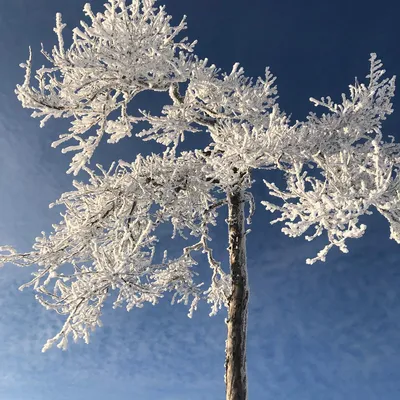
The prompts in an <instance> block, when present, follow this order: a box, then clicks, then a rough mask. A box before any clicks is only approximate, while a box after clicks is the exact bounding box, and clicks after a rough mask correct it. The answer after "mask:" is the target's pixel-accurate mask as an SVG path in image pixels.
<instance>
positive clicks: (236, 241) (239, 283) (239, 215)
mask: <svg viewBox="0 0 400 400" xmlns="http://www.w3.org/2000/svg"><path fill="white" fill-rule="evenodd" d="M228 200H229V217H228V229H229V259H230V269H231V277H232V293H231V295H230V297H229V303H228V318H227V322H226V324H227V328H228V335H227V340H226V361H225V370H226V371H225V384H226V400H247V371H246V335H247V304H248V299H249V288H248V283H247V261H246V234H245V221H244V202H245V200H244V192H243V191H242V190H240V189H238V190H236V191H234V192H233V193H231V194H229V195H228Z"/></svg>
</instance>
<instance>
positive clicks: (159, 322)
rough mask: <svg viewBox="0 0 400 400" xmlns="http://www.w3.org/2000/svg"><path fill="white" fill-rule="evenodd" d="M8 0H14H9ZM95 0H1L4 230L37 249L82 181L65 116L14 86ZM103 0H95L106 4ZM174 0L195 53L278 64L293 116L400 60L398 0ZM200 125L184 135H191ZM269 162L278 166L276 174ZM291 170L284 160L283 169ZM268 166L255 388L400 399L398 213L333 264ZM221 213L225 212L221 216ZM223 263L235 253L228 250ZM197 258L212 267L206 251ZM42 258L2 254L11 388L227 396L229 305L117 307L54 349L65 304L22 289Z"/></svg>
mask: <svg viewBox="0 0 400 400" xmlns="http://www.w3.org/2000/svg"><path fill="white" fill-rule="evenodd" d="M0 1H1V0H0ZM85 3H86V1H84V0H69V1H68V2H66V1H62V0H35V1H34V2H32V1H28V0H13V1H12V2H7V1H5V0H2V4H1V8H0V54H1V55H2V56H1V60H0V73H1V76H2V80H0V189H1V195H0V245H3V244H10V245H14V246H16V247H17V248H18V249H19V250H21V251H24V250H29V249H30V247H31V245H32V243H33V241H34V238H35V237H36V236H38V235H39V234H40V232H41V231H42V230H45V231H47V232H48V231H49V230H50V229H51V224H52V223H55V222H57V221H58V219H59V213H60V212H61V211H62V209H59V208H56V209H51V210H49V208H48V204H49V203H51V202H53V201H54V200H56V199H57V198H58V197H59V196H60V195H61V193H63V192H64V191H67V190H70V189H71V181H72V179H73V177H71V176H70V175H66V174H65V171H66V170H67V168H68V163H69V159H70V154H67V155H62V154H61V152H60V150H59V149H52V148H51V147H50V144H51V142H52V141H53V140H54V139H55V138H56V137H57V136H58V134H59V133H61V132H63V131H65V130H66V129H67V128H68V124H67V123H66V122H65V121H61V120H56V121H51V122H49V123H48V124H47V125H46V127H45V128H43V129H40V128H39V121H38V120H34V119H32V118H30V116H29V115H30V111H29V110H24V109H22V107H21V105H20V104H19V102H18V100H17V99H16V96H15V95H14V88H15V85H16V84H17V83H21V82H22V80H23V73H24V71H23V70H22V69H21V68H19V67H18V65H19V63H21V62H25V60H26V58H27V56H28V46H29V45H31V46H32V50H33V56H34V62H35V65H39V66H40V65H41V64H42V62H44V60H43V58H42V56H41V55H40V54H39V52H40V43H41V42H43V44H44V47H45V48H46V49H50V48H51V47H52V45H53V44H54V43H55V40H56V37H55V34H54V32H53V27H54V24H55V14H56V12H61V13H62V14H63V19H64V22H65V23H67V25H68V28H67V29H66V31H65V36H66V37H67V36H68V34H69V33H70V31H71V29H72V28H74V27H75V26H77V25H78V23H79V20H81V19H83V13H82V8H83V5H84V4H85ZM103 3H104V1H92V2H91V4H92V6H93V7H94V8H95V9H101V8H102V4H103ZM348 3H350V2H348V1H345V0H337V1H336V2H322V1H320V0H319V1H317V0H307V1H306V2H297V1H294V0H280V1H279V2H277V1H272V0H253V1H252V2H251V5H250V2H247V3H244V2H243V1H239V0H217V1H216V0H202V1H198V0H190V1H187V0H164V1H159V4H166V6H167V11H168V13H169V14H171V15H172V16H173V18H174V22H178V21H179V20H180V19H181V17H182V16H183V15H184V14H185V15H187V22H188V30H187V31H186V32H185V35H187V36H188V37H189V38H190V39H191V40H195V39H198V41H199V43H198V45H197V46H196V53H197V54H198V55H199V56H200V57H201V58H205V57H207V58H209V60H210V61H211V63H215V64H216V65H217V66H218V67H220V68H222V69H223V70H225V71H227V72H230V70H231V68H232V65H233V64H234V63H235V62H240V63H241V65H242V66H243V67H244V68H245V71H246V75H248V76H254V77H257V76H259V75H263V73H264V70H265V67H266V66H269V67H270V68H271V71H272V73H273V74H274V75H276V76H277V84H278V90H279V95H280V99H279V102H280V105H281V108H282V109H283V110H285V111H286V112H287V113H288V114H292V118H293V120H296V119H299V120H303V119H305V117H306V115H307V114H308V112H309V111H318V109H316V108H314V106H313V105H312V104H311V103H310V102H309V100H308V99H309V97H314V98H320V97H322V96H326V95H330V96H331V97H332V98H333V99H334V100H337V99H338V98H339V97H340V94H341V93H342V92H346V93H347V91H348V85H349V84H351V83H353V82H354V78H355V76H357V77H358V80H359V81H363V80H364V77H365V76H366V75H367V74H368V72H369V62H368V59H369V57H370V53H371V52H376V53H377V54H378V57H379V58H380V59H381V60H382V61H383V64H384V66H385V69H386V70H387V76H392V75H399V74H400V52H399V49H398V44H397V40H396V38H398V37H399V35H400V23H399V18H400V17H399V16H400V3H398V2H397V1H395V0H382V1H380V2H379V7H378V6H377V5H376V2H373V1H372V0H365V1H361V0H353V1H352V2H351V4H348ZM162 101H163V97H162V96H154V95H152V96H143V97H138V100H135V101H134V106H137V107H139V108H144V109H146V108H147V109H157V108H158V107H159V106H160V105H161V104H162ZM399 105H400V97H399V96H397V97H395V98H394V113H393V115H391V116H390V117H389V118H388V120H387V121H386V122H385V124H384V130H383V131H384V135H385V137H387V135H394V136H395V137H396V140H397V141H398V142H399V141H400V133H399V131H398V126H399V124H400V110H398V108H400V107H398V106H399ZM203 140H204V139H203V138H201V137H199V136H196V137H195V136H194V135H187V138H186V141H185V146H188V147H196V146H197V145H199V144H201V143H203ZM160 149H162V147H160V146H157V145H155V144H154V143H153V142H146V143H143V142H141V141H140V140H139V139H136V138H131V139H130V138H127V139H125V140H123V141H122V142H121V143H120V144H119V145H109V144H104V145H102V146H101V147H100V149H99V150H98V152H97V154H96V155H95V161H96V162H100V163H102V164H103V165H105V166H108V165H109V164H110V162H111V161H113V160H118V159H124V160H126V161H133V160H134V158H135V156H136V155H137V154H138V153H139V152H141V153H143V154H148V153H149V152H151V151H154V152H159V151H160ZM269 176H275V175H274V174H273V173H271V175H269ZM276 176H278V175H276ZM264 177H265V174H262V173H257V174H256V175H255V179H256V180H257V182H256V184H255V186H254V188H253V194H254V196H255V199H256V204H257V210H256V215H255V217H254V219H253V224H252V226H251V230H252V232H251V234H250V235H249V236H248V265H249V282H250V313H249V333H248V384H249V400H320V399H324V400H347V399H363V400H378V399H379V400H380V399H385V400H398V399H399V398H400V357H399V355H400V319H399V316H400V289H399V288H400V246H398V245H397V244H396V243H395V242H394V241H391V240H389V226H388V224H387V222H386V221H385V220H384V218H382V217H380V216H378V215H376V214H374V215H372V216H370V217H368V218H365V223H366V224H367V226H368V229H367V233H366V234H365V236H364V238H362V239H358V240H352V241H350V242H349V243H348V245H349V250H350V252H349V254H342V253H340V252H339V251H336V250H334V251H331V252H330V254H329V255H328V258H327V262H326V263H323V264H321V263H318V264H315V265H313V266H309V265H306V263H305V260H306V258H308V257H312V256H314V255H315V254H316V251H318V250H319V249H321V245H322V243H323V242H324V237H322V238H319V239H318V240H316V241H315V242H312V243H309V242H306V241H305V240H304V238H298V239H290V238H288V237H286V236H285V235H284V234H283V233H281V232H280V229H281V226H279V225H278V224H277V225H273V226H271V225H270V224H269V222H270V221H271V220H272V217H273V215H271V214H270V213H268V212H266V211H265V210H264V208H263V207H262V206H261V204H260V201H261V200H263V199H266V197H267V189H266V188H265V186H264V185H263V184H262V178H264ZM221 220H222V222H223V218H221ZM226 233H227V232H226V226H225V225H224V224H222V225H220V226H219V227H218V228H217V229H216V230H215V232H214V238H215V239H214V241H213V243H214V252H215V255H216V257H217V258H218V259H220V260H223V261H224V262H225V264H226V261H227V252H226V247H227V244H226ZM225 266H226V265H225ZM198 268H199V269H200V270H201V269H202V268H203V269H204V270H205V272H204V273H205V274H207V273H209V271H208V266H207V265H205V264H204V265H202V264H201V263H200V264H199V266H198ZM29 278H30V271H29V270H28V269H19V268H16V267H14V266H6V267H4V268H2V269H0V399H1V400H3V399H4V400H42V399H45V398H50V396H51V398H52V399H53V400H67V399H68V400H69V399H71V398H72V399H74V400H87V399H96V400H106V399H110V398H119V399H128V398H129V399H135V400H136V399H138V400H155V399H157V400H188V399H190V400H217V399H223V398H224V345H225V337H226V328H225V324H224V318H225V312H223V311H222V312H220V313H219V314H218V315H217V316H216V317H211V318H210V317H209V316H208V313H209V307H208V305H207V304H205V303H202V304H200V307H199V310H198V311H197V312H196V313H195V314H194V316H193V318H192V319H189V318H187V316H186V315H187V311H188V310H187V308H186V307H185V306H183V305H174V306H171V305H170V303H169V301H168V299H164V301H161V302H160V304H158V305H156V306H154V307H152V306H150V305H147V306H145V307H144V308H143V309H134V310H132V311H131V312H130V313H127V312H126V310H124V309H123V308H119V309H117V310H112V308H111V306H110V303H109V306H108V308H107V309H106V310H105V311H104V317H103V319H102V321H103V325H104V326H103V328H99V329H98V330H97V331H96V332H95V333H94V334H93V335H92V336H91V343H90V344H89V345H85V344H84V343H82V342H79V343H78V344H74V343H71V344H70V346H69V348H68V350H67V351H66V352H62V351H60V350H58V349H57V348H54V349H51V350H50V351H48V352H47V353H45V354H42V353H41V348H42V346H43V344H44V343H45V341H46V340H47V338H49V337H51V336H53V335H54V334H55V333H56V332H57V331H58V329H59V328H60V326H61V325H62V322H63V318H62V317H61V316H59V315H57V314H55V313H52V312H50V311H46V310H45V309H44V308H43V307H41V306H40V305H39V304H38V303H37V302H36V301H35V299H34V294H33V292H32V291H31V290H25V291H24V292H19V291H18V287H19V286H20V285H21V284H23V283H25V282H26V281H28V280H29Z"/></svg>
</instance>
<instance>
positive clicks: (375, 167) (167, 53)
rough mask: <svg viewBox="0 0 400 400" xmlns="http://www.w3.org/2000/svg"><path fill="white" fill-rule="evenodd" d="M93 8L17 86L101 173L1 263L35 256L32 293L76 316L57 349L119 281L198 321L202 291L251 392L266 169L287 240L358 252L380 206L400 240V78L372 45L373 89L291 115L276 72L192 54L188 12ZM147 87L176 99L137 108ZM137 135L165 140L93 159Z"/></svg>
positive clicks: (237, 376) (6, 251) (237, 373)
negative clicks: (153, 148)
mask: <svg viewBox="0 0 400 400" xmlns="http://www.w3.org/2000/svg"><path fill="white" fill-rule="evenodd" d="M84 11H85V14H86V17H87V19H88V23H85V22H81V25H82V26H81V28H75V29H74V30H73V37H72V44H71V45H70V47H68V48H66V46H65V44H64V39H63V29H64V27H65V25H64V24H63V23H62V19H61V15H60V14H57V18H56V28H55V32H56V34H57V37H58V45H57V46H56V47H55V48H54V49H53V50H52V52H51V53H47V52H46V51H45V50H43V49H42V53H43V55H44V56H45V58H46V59H47V61H48V64H49V66H48V67H42V68H40V69H38V70H37V71H36V75H35V78H36V80H37V81H38V84H37V86H32V83H31V75H32V69H33V68H32V56H31V55H30V57H29V59H28V61H27V63H26V64H23V65H22V67H23V68H24V69H25V80H24V82H23V84H22V85H19V86H17V89H16V93H17V95H18V98H19V100H20V101H21V103H22V105H23V106H24V107H26V108H30V109H33V110H34V112H33V116H34V117H39V118H41V119H42V120H41V125H43V124H45V123H46V121H48V120H49V119H50V118H51V117H53V118H67V119H70V120H71V126H70V128H69V131H68V133H64V134H61V135H60V137H59V140H57V141H56V142H54V147H56V146H61V147H63V149H62V151H63V152H74V153H75V154H74V156H73V158H72V161H71V164H70V169H69V170H68V172H69V173H73V174H74V175H77V174H78V173H80V172H83V173H85V174H86V175H87V179H83V178H82V180H81V181H74V187H75V190H73V191H71V192H68V193H64V194H63V195H62V196H61V198H60V199H59V200H58V201H57V202H55V203H54V205H60V206H63V207H64V210H65V211H64V213H63V214H61V216H62V220H61V221H60V222H59V223H58V224H56V225H53V232H52V233H50V234H49V235H46V234H45V233H43V234H42V236H41V237H38V238H36V242H35V244H34V246H33V249H32V251H31V252H28V253H18V252H17V251H16V250H15V249H14V248H12V247H9V246H4V247H2V248H1V256H0V261H1V262H2V263H6V262H11V263H14V264H16V265H19V266H23V267H27V266H32V265H37V266H38V268H37V269H36V270H35V272H33V279H32V280H31V281H30V282H28V283H27V284H26V285H24V286H23V287H28V286H32V287H33V288H34V290H35V292H36V298H37V300H38V301H39V302H40V303H41V304H42V305H43V306H44V307H46V308H47V309H52V310H55V311H56V312H58V313H59V314H62V315H66V316H67V318H66V321H65V323H64V325H63V327H62V328H61V330H60V332H59V333H58V334H57V335H56V336H55V337H54V338H52V339H50V340H49V341H48V342H47V343H46V345H45V346H44V348H43V350H44V351H45V350H47V349H49V348H50V347H51V346H52V345H53V344H55V343H57V346H58V347H60V348H63V349H65V348H66V347H67V344H68V339H69V338H70V337H72V338H73V339H74V340H78V339H81V338H83V339H84V340H85V341H86V342H88V341H89V333H90V331H93V330H94V329H95V328H96V327H97V326H100V325H101V322H100V317H101V314H102V307H103V304H104V302H105V301H106V300H107V299H108V298H109V297H110V295H111V292H113V291H114V292H116V293H117V299H116V300H115V302H114V307H118V306H122V305H123V304H125V305H126V308H127V309H128V310H130V309H132V308H133V307H142V306H143V305H144V304H145V303H146V302H150V303H152V304H156V303H157V302H158V301H159V299H160V298H162V297H163V296H164V295H165V294H166V293H167V292H171V293H173V301H177V302H183V303H185V304H188V305H189V316H191V315H192V313H193V312H194V310H196V307H197V304H198V302H199V301H200V300H202V299H204V300H206V301H207V302H208V303H210V305H211V315H213V314H215V313H217V312H218V310H219V309H221V308H223V307H226V308H227V313H228V317H227V319H226V324H227V330H228V334H227V341H226V373H225V381H226V393H227V394H226V398H227V400H245V399H246V398H247V379H246V326H247V305H248V298H249V289H248V279H247V263H246V236H247V234H248V233H249V231H248V230H247V227H246V224H250V223H251V216H252V214H253V213H254V208H255V207H254V201H253V198H252V195H251V191H250V189H251V187H252V184H253V180H252V172H253V171H254V170H260V169H265V170H270V169H276V170H279V171H282V174H283V176H284V181H285V183H286V186H285V187H283V188H280V187H278V186H277V184H275V183H274V182H272V181H267V180H265V181H264V182H265V184H266V186H267V187H268V189H269V190H270V194H271V195H272V197H273V198H276V199H277V201H276V202H272V200H270V201H264V202H263V205H264V206H265V207H266V209H267V210H270V211H271V212H276V213H277V214H278V217H277V218H276V219H275V221H273V223H275V222H282V223H283V228H282V231H283V232H284V233H285V234H286V235H289V236H291V237H297V236H301V235H303V234H304V235H305V238H306V240H313V239H314V238H316V237H318V236H320V235H322V234H323V233H326V236H327V239H328V243H327V245H326V246H325V247H324V248H323V249H322V250H321V251H320V252H319V253H318V254H317V255H316V257H315V258H313V259H309V260H307V262H308V263H310V264H312V263H314V262H316V261H324V260H325V258H326V256H327V253H328V252H329V250H330V249H331V248H332V247H338V248H339V249H340V250H341V251H342V252H347V251H348V250H347V239H349V238H360V237H361V236H362V235H363V234H364V232H365V229H366V226H365V225H364V224H362V223H361V222H360V217H362V216H363V215H364V214H370V213H371V210H372V209H376V210H377V211H378V212H380V213H381V214H382V215H383V216H384V217H386V219H387V220H388V221H389V224H390V236H391V238H392V239H394V240H396V242H398V243H400V211H399V210H400V208H399V205H400V192H399V183H400V178H399V165H400V148H399V145H398V144H396V143H394V141H393V139H392V140H390V141H384V140H383V136H382V133H381V123H382V121H383V120H384V119H385V118H386V116H387V115H389V114H391V113H392V104H391V98H392V97H393V95H394V88H395V86H394V78H391V79H388V78H384V77H383V75H384V72H385V71H384V70H383V69H382V63H381V61H380V60H379V59H377V57H376V55H375V54H372V55H371V58H370V65H371V66H370V71H369V74H368V75H367V82H366V83H358V82H357V80H356V82H355V83H354V84H353V85H350V95H349V96H346V95H344V94H343V95H342V100H341V103H335V102H334V101H333V100H332V99H331V98H330V97H327V98H322V99H321V100H320V101H318V100H315V99H311V101H312V102H313V103H314V104H315V105H316V106H322V107H324V108H325V110H326V111H325V112H326V113H324V114H322V115H317V114H315V113H310V114H309V115H308V117H307V119H306V120H305V121H303V122H300V121H295V122H291V121H290V118H289V117H288V116H287V115H286V114H285V113H284V112H283V111H282V110H281V109H280V107H279V105H278V102H277V100H278V97H277V88H276V85H275V78H274V77H273V76H272V74H271V73H270V72H269V70H268V69H266V73H265V77H264V78H258V79H256V80H252V79H250V78H247V77H246V76H245V74H244V70H243V68H241V67H240V66H239V65H238V64H235V65H234V66H233V68H232V71H231V72H230V73H229V74H228V73H223V72H222V71H221V70H220V69H218V68H217V67H216V66H215V65H209V64H208V61H207V60H201V59H200V58H198V57H197V56H195V55H194V54H193V52H194V47H195V42H189V41H188V39H186V38H184V39H179V35H180V34H181V32H182V31H183V30H184V29H185V28H186V23H185V20H182V22H181V23H180V24H179V25H178V26H172V25H171V17H170V16H168V14H167V13H166V11H165V8H164V7H156V5H155V0H140V1H139V0H134V1H132V3H129V4H128V2H127V1H125V0H109V1H108V3H107V4H106V5H105V11H104V12H103V13H98V14H94V13H93V12H92V10H91V7H90V5H89V4H87V5H86V6H85V8H84ZM144 91H155V92H166V93H168V95H169V97H170V103H169V104H166V105H165V106H164V107H163V110H162V113H161V115H158V116H154V115H151V114H150V113H149V112H146V111H140V110H139V111H140V113H139V114H138V113H136V114H134V113H133V112H132V110H131V109H130V108H132V107H130V103H131V101H132V100H133V99H134V98H135V96H137V95H138V94H139V93H141V92H144ZM143 124H147V125H146V127H145V128H144V129H142V127H143ZM135 129H136V130H138V131H139V133H137V136H139V137H141V138H143V140H156V141H157V142H158V143H161V144H162V145H164V146H165V147H166V150H165V151H164V152H163V153H162V154H161V155H156V154H152V155H150V156H147V157H142V156H141V155H138V156H137V158H136V160H135V161H134V162H125V161H119V162H117V163H114V164H113V165H111V167H110V168H108V169H104V168H103V167H102V166H97V169H92V168H90V161H91V159H92V156H93V154H94V152H95V150H96V148H97V146H98V145H99V143H100V142H101V141H102V140H104V139H105V138H108V139H107V141H108V142H109V143H116V142H118V141H119V140H121V139H123V138H125V137H126V136H128V137H129V136H131V135H132V131H134V130H135ZM188 133H194V134H202V135H209V136H208V137H209V138H210V141H209V144H208V146H207V147H205V148H203V149H194V150H192V151H186V152H184V151H181V150H180V143H181V142H182V141H183V139H184V135H186V134H188ZM246 204H248V205H249V208H248V209H246ZM221 207H227V208H228V219H227V225H228V234H229V237H228V240H229V248H228V250H229V256H230V271H229V273H227V272H225V271H224V270H223V268H222V266H221V263H220V262H218V260H216V259H215V258H214V256H213V252H212V248H211V247H210V230H211V228H212V226H213V225H215V224H216V223H217V217H218V212H219V210H220V208H221ZM246 214H247V215H246ZM163 225H167V226H168V225H171V226H172V229H173V237H178V236H179V237H182V238H183V239H186V240H187V241H188V245H187V246H186V247H184V248H183V249H182V253H181V255H180V256H179V257H172V258H171V257H169V256H168V254H167V252H166V251H165V252H164V255H163V257H162V259H161V258H160V260H159V261H157V258H158V254H159V253H160V249H159V247H160V243H158V240H157V233H158V232H159V229H160V227H161V226H163ZM310 231H311V232H310ZM189 236H193V237H194V238H195V239H196V240H189V239H188V238H189ZM161 245H162V243H161ZM161 252H162V251H161ZM196 252H203V253H205V254H206V255H207V257H208V263H209V266H210V267H211V269H212V272H213V273H212V279H211V282H210V284H209V285H208V287H206V288H203V287H202V283H201V282H198V280H197V278H196V277H197V274H196V271H195V269H194V267H195V266H196V260H195V253H196Z"/></svg>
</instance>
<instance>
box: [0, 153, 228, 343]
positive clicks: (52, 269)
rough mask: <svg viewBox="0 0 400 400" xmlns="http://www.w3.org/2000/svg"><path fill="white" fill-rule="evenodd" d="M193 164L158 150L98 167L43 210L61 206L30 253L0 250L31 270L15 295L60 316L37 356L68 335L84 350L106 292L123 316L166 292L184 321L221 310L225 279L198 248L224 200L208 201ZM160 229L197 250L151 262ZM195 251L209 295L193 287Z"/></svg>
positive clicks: (209, 188) (208, 190) (197, 163)
mask: <svg viewBox="0 0 400 400" xmlns="http://www.w3.org/2000/svg"><path fill="white" fill-rule="evenodd" d="M203 166H204V162H203V160H202V159H200V158H198V157H196V155H195V154H193V153H184V154H182V156H181V157H175V156H174V154H172V153H171V152H169V151H166V152H165V153H164V154H163V155H162V156H156V155H152V156H149V157H147V158H142V157H138V158H137V160H136V161H135V162H134V163H131V164H129V163H125V162H122V161H121V162H120V163H119V165H118V166H117V167H116V168H111V169H110V170H109V171H104V170H103V169H101V171H102V174H101V175H95V174H94V172H93V171H90V174H91V179H90V182H89V183H83V182H77V181H75V182H74V187H75V190H74V191H72V192H68V193H64V194H63V195H62V196H61V198H60V199H59V200H58V201H57V202H56V203H54V204H52V205H51V206H55V205H58V206H62V207H63V208H64V210H65V211H64V213H63V214H61V216H62V220H61V222H60V223H59V224H56V225H53V232H52V233H51V234H50V235H45V234H44V233H43V234H42V236H40V237H38V238H36V243H35V244H34V246H33V250H32V251H31V252H29V253H24V254H18V253H16V252H15V250H13V249H12V248H10V247H3V248H1V252H0V262H1V263H6V262H12V263H14V264H17V265H20V266H23V267H25V266H30V265H33V264H37V265H38V266H39V269H38V270H37V271H35V272H33V279H32V280H31V281H30V282H29V283H27V284H25V285H23V287H22V288H24V287H28V286H33V287H34V289H35V291H36V292H37V295H36V297H37V299H38V301H39V302H40V303H41V304H42V305H43V306H44V307H46V308H47V309H52V310H55V311H57V312H58V313H59V314H62V315H66V316H67V319H66V321H65V324H64V326H63V327H62V329H61V331H60V332H59V333H58V334H57V335H56V336H55V337H54V338H53V339H50V340H49V341H48V342H47V344H46V345H45V347H44V350H47V349H48V348H49V347H51V346H52V345H53V344H54V343H56V342H57V343H58V347H60V348H63V349H64V348H66V346H67V343H68V338H69V337H70V336H71V337H72V338H73V339H74V340H78V339H80V338H83V339H84V340H85V341H86V342H87V341H88V340H89V333H90V331H92V330H94V329H95V328H96V326H100V324H101V321H100V317H101V313H102V307H103V304H104V302H105V301H106V300H107V298H108V297H109V296H110V293H111V292H112V291H117V294H118V296H117V299H116V300H115V302H114V307H118V306H121V305H122V304H124V303H125V304H126V308H127V309H128V310H130V309H132V308H134V307H142V306H143V305H144V304H145V303H151V304H155V303H157V302H158V301H159V299H160V298H162V297H163V296H164V294H165V293H166V292H172V293H174V301H178V302H183V303H185V304H189V305H190V311H189V315H191V314H192V313H193V311H194V310H195V309H196V306H197V303H198V301H199V300H200V299H202V298H205V299H206V300H207V301H208V302H209V303H211V306H212V312H213V313H215V312H216V311H217V309H219V308H221V306H222V305H226V302H227V297H228V295H229V290H230V280H229V279H230V278H229V276H227V275H226V274H225V273H224V271H223V270H222V268H221V267H220V264H219V263H218V262H217V261H216V260H215V259H214V257H213V255H212V250H211V248H210V247H209V244H208V242H209V240H210V239H209V236H208V227H209V225H215V224H216V218H217V215H218V212H217V211H218V208H219V207H221V206H223V205H224V204H225V202H224V201H223V200H220V199H218V198H217V197H216V196H215V193H214V192H215V190H214V185H213V184H212V183H210V182H209V181H207V179H205V176H204V175H203V173H202V168H203ZM99 168H101V167H100V166H99ZM165 223H171V224H172V225H173V228H174V231H175V232H176V234H181V235H182V237H184V235H183V232H184V231H187V232H188V233H189V234H190V235H192V236H194V237H197V238H198V242H197V244H195V245H189V246H188V247H186V248H185V249H183V252H182V255H181V256H179V257H177V258H173V259H169V258H168V257H167V255H166V254H165V255H164V259H163V260H162V262H159V263H157V262H154V256H155V253H156V246H157V242H158V239H157V228H158V227H159V226H160V225H161V224H165ZM196 251H203V252H205V253H206V254H207V255H208V260H209V264H210V267H211V268H212V269H213V278H212V282H211V285H210V287H209V289H207V288H205V289H204V288H201V286H202V282H196V277H197V273H196V272H195V271H194V269H193V267H194V266H195V265H196V264H197V263H196V261H195V259H194V258H193V255H192V253H193V252H196Z"/></svg>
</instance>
